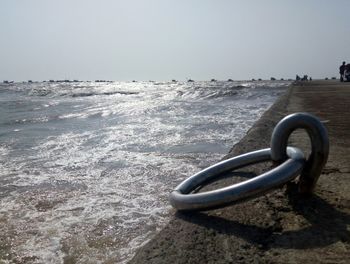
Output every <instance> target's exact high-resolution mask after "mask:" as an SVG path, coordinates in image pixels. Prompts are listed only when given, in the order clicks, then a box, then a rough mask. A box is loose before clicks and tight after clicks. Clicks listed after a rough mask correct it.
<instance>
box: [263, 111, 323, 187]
mask: <svg viewBox="0 0 350 264" xmlns="http://www.w3.org/2000/svg"><path fill="white" fill-rule="evenodd" d="M299 128H302V129H305V130H306V132H307V133H308V135H309V137H310V140H311V154H310V156H309V157H308V159H307V161H306V163H305V165H304V167H303V169H302V171H301V174H300V180H299V192H300V193H302V194H311V193H312V192H313V190H314V189H315V186H316V182H317V180H318V178H319V176H320V175H321V172H322V169H323V167H324V165H325V164H326V162H327V158H328V153H329V140H328V134H327V130H326V128H325V126H324V125H323V124H322V123H321V121H320V120H319V119H318V118H317V117H315V116H314V115H311V114H308V113H295V114H291V115H288V116H286V117H285V118H283V119H282V120H281V121H280V122H279V123H278V124H277V125H276V127H275V128H274V130H273V132H272V136H271V145H270V146H271V159H272V160H273V161H275V162H277V163H282V162H284V161H285V160H286V159H287V158H288V156H287V145H288V138H289V136H290V135H291V133H292V132H293V131H294V130H296V129H299Z"/></svg>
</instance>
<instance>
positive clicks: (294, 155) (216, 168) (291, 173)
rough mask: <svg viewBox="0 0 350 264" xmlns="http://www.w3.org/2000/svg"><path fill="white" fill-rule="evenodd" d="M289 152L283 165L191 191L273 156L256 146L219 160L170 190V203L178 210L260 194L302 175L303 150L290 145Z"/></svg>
mask: <svg viewBox="0 0 350 264" xmlns="http://www.w3.org/2000/svg"><path fill="white" fill-rule="evenodd" d="M287 155H288V157H289V158H288V159H287V160H286V161H285V162H283V163H282V164H281V165H279V166H278V167H276V168H274V169H273V170H270V171H268V172H266V173H264V174H261V175H259V176H256V177H254V178H252V179H249V180H247V181H244V182H240V183H237V184H234V185H231V186H229V187H225V188H221V189H217V190H214V191H208V192H201V193H192V194H190V192H192V191H193V190H195V189H196V188H198V187H199V186H201V185H202V184H203V183H205V182H206V181H208V180H211V179H215V178H216V177H217V176H219V175H220V174H222V173H224V172H228V171H231V170H234V169H237V168H240V167H243V166H247V165H249V164H254V163H258V162H262V161H267V160H271V151H270V149H269V148H267V149H262V150H257V151H253V152H250V153H246V154H243V155H240V156H237V157H233V158H231V159H228V160H224V161H222V162H219V163H217V164H215V165H213V166H211V167H209V168H206V169H204V170H202V171H201V172H198V173H197V174H195V175H193V176H191V177H190V178H188V179H186V180H185V181H183V182H182V183H181V184H180V185H178V186H177V187H176V188H175V190H174V191H173V192H172V193H171V194H170V203H171V205H172V206H173V207H174V208H176V209H178V210H207V209H214V208H219V207H223V206H227V205H230V204H233V203H236V202H238V201H242V200H247V199H249V198H253V197H256V196H258V195H261V194H263V193H265V192H267V191H268V190H270V189H273V188H276V187H278V186H280V185H282V184H284V183H286V182H288V181H290V180H292V179H294V178H295V177H296V176H298V175H299V173H300V171H301V169H302V168H303V166H304V163H305V157H304V155H303V153H302V151H301V150H299V149H298V148H292V147H288V149H287Z"/></svg>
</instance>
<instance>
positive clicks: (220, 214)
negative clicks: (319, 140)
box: [130, 81, 350, 263]
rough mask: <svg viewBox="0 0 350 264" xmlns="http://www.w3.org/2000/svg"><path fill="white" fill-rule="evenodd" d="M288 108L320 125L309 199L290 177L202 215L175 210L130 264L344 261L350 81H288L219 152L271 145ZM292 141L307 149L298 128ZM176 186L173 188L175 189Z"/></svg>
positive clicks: (348, 231) (349, 216)
mask: <svg viewBox="0 0 350 264" xmlns="http://www.w3.org/2000/svg"><path fill="white" fill-rule="evenodd" d="M294 112H309V113H312V114H314V115H316V116H318V117H319V118H320V119H321V120H322V121H323V122H324V124H325V125H326V127H327V129H328V133H329V139H330V154H329V158H328V162H327V164H326V166H325V168H324V169H323V172H322V175H321V176H320V179H319V181H318V183H317V186H316V190H315V193H314V195H313V196H311V197H301V196H300V195H299V194H298V193H297V191H296V181H294V182H291V183H289V184H287V185H285V186H283V187H281V188H279V189H276V190H273V191H271V192H269V193H268V194H266V195H264V196H261V197H258V198H255V199H253V200H250V201H246V202H242V203H239V204H236V205H233V206H229V207H225V208H222V209H217V210H213V211H206V212H196V213H179V212H176V211H175V210H174V211H173V213H174V216H173V218H172V219H171V220H170V222H169V224H168V225H167V226H166V227H165V228H164V229H163V230H162V231H160V232H159V233H158V234H157V235H156V236H155V237H154V238H153V239H152V240H151V241H150V242H148V243H147V244H146V245H145V246H144V247H143V248H141V249H140V250H139V251H138V252H137V254H136V255H135V257H134V258H133V259H132V260H131V262H130V263H349V262H348V261H349V259H350V191H349V190H350V83H340V82H337V81H312V82H305V83H299V84H294V85H293V86H291V87H290V89H289V90H288V91H287V92H286V94H285V95H283V96H282V97H281V98H279V100H278V101H277V102H276V103H275V104H274V105H273V106H272V107H271V108H270V109H269V110H268V111H266V112H265V114H264V115H263V116H262V117H261V119H260V120H259V121H258V122H257V123H256V124H255V125H254V126H253V127H252V128H251V129H250V130H249V132H248V133H247V135H246V136H245V137H244V138H243V139H242V140H241V141H240V142H239V143H238V144H236V145H235V146H234V147H233V148H232V149H231V151H230V153H229V154H228V155H227V156H226V157H225V158H228V157H231V156H235V155H238V154H242V153H246V152H248V151H252V150H257V149H261V148H266V147H269V141H270V136H271V133H272V130H273V128H274V126H275V124H276V123H277V122H278V121H279V120H280V119H281V118H283V117H284V116H286V115H288V114H290V113H294ZM290 144H291V145H295V146H298V147H300V148H301V149H302V150H304V151H305V153H308V151H309V148H310V144H309V139H308V136H307V134H306V133H305V132H304V131H301V130H300V131H296V132H295V133H293V135H292V137H291V139H290ZM271 166H272V165H271V164H270V163H263V164H258V165H254V166H250V167H246V168H242V169H240V171H241V172H243V173H240V175H241V178H238V177H224V178H223V179H221V180H220V181H217V182H215V183H212V184H210V185H208V186H206V187H205V188H204V189H214V188H218V187H219V186H224V185H228V184H232V183H233V182H236V181H237V180H242V178H246V177H252V176H253V175H256V174H259V173H261V172H263V171H266V170H268V169H269V168H271ZM174 187H175V186H174Z"/></svg>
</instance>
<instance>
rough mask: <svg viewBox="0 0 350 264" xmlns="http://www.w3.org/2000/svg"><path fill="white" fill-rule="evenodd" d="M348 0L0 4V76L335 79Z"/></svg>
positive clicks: (344, 47)
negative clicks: (304, 75)
mask: <svg viewBox="0 0 350 264" xmlns="http://www.w3.org/2000/svg"><path fill="white" fill-rule="evenodd" d="M343 60H346V61H350V1H349V0H337V1H331V0H299V1H298V0H241V1H238V0H237V1H236V0H124V1H121V0H0V80H17V81H21V80H28V79H33V80H48V79H81V80H95V79H109V80H120V81H123V80H134V79H135V80H170V79H179V80H185V79H186V78H192V79H195V80H207V79H211V78H216V79H228V78H232V79H235V80H240V79H251V78H270V77H271V76H274V77H276V78H294V77H295V75H296V74H299V75H303V74H308V75H310V76H312V77H314V78H321V77H322V78H323V77H326V76H328V77H332V76H337V77H338V68H339V65H340V64H341V62H342V61H343Z"/></svg>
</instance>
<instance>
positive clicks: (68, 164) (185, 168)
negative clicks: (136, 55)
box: [0, 82, 289, 263]
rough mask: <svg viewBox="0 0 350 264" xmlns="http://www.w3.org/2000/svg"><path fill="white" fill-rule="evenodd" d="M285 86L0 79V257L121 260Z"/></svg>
mask: <svg viewBox="0 0 350 264" xmlns="http://www.w3.org/2000/svg"><path fill="white" fill-rule="evenodd" d="M288 85H289V83H288V82H195V83H182V82H177V83H172V82H171V83H169V82H164V83H154V82H137V83H131V82H130V83H127V82H108V83H95V82H78V83H30V84H28V83H15V84H8V85H4V84H3V85H0V110H1V113H2V114H1V115H0V242H1V243H0V260H2V261H5V263H6V262H9V263H12V262H16V263H63V262H64V261H66V262H67V263H98V262H104V263H124V262H126V261H127V260H129V259H130V258H131V257H132V256H133V254H134V253H135V251H136V249H137V248H139V247H140V246H142V245H143V244H144V243H145V242H146V241H148V240H149V239H150V238H152V237H153V235H154V234H155V233H156V231H158V230H160V229H161V228H162V227H163V226H164V225H165V224H166V223H167V221H168V219H169V217H170V215H171V214H172V211H171V210H170V206H169V204H168V200H167V199H168V194H169V192H170V191H171V190H172V189H173V188H174V187H175V186H176V185H177V184H179V183H180V182H181V181H182V180H183V179H185V178H186V177H188V176H190V175H191V174H193V173H195V172H197V171H199V170H200V169H202V168H204V167H206V166H209V165H211V164H213V163H215V162H217V161H219V160H220V159H221V158H222V157H223V156H224V154H226V153H227V152H228V151H229V149H230V148H231V147H232V145H233V144H235V143H236V142H238V141H239V139H241V138H242V137H243V136H244V134H245V133H246V131H247V130H248V129H249V128H250V127H251V126H252V124H253V123H254V122H255V121H256V120H257V119H258V118H259V117H260V115H261V114H262V113H263V112H264V111H265V110H266V109H267V108H268V107H269V106H270V105H271V104H272V103H273V102H274V100H275V99H276V98H277V97H278V96H279V95H280V94H281V93H283V92H284V91H285V89H286V87H287V86H288Z"/></svg>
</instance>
